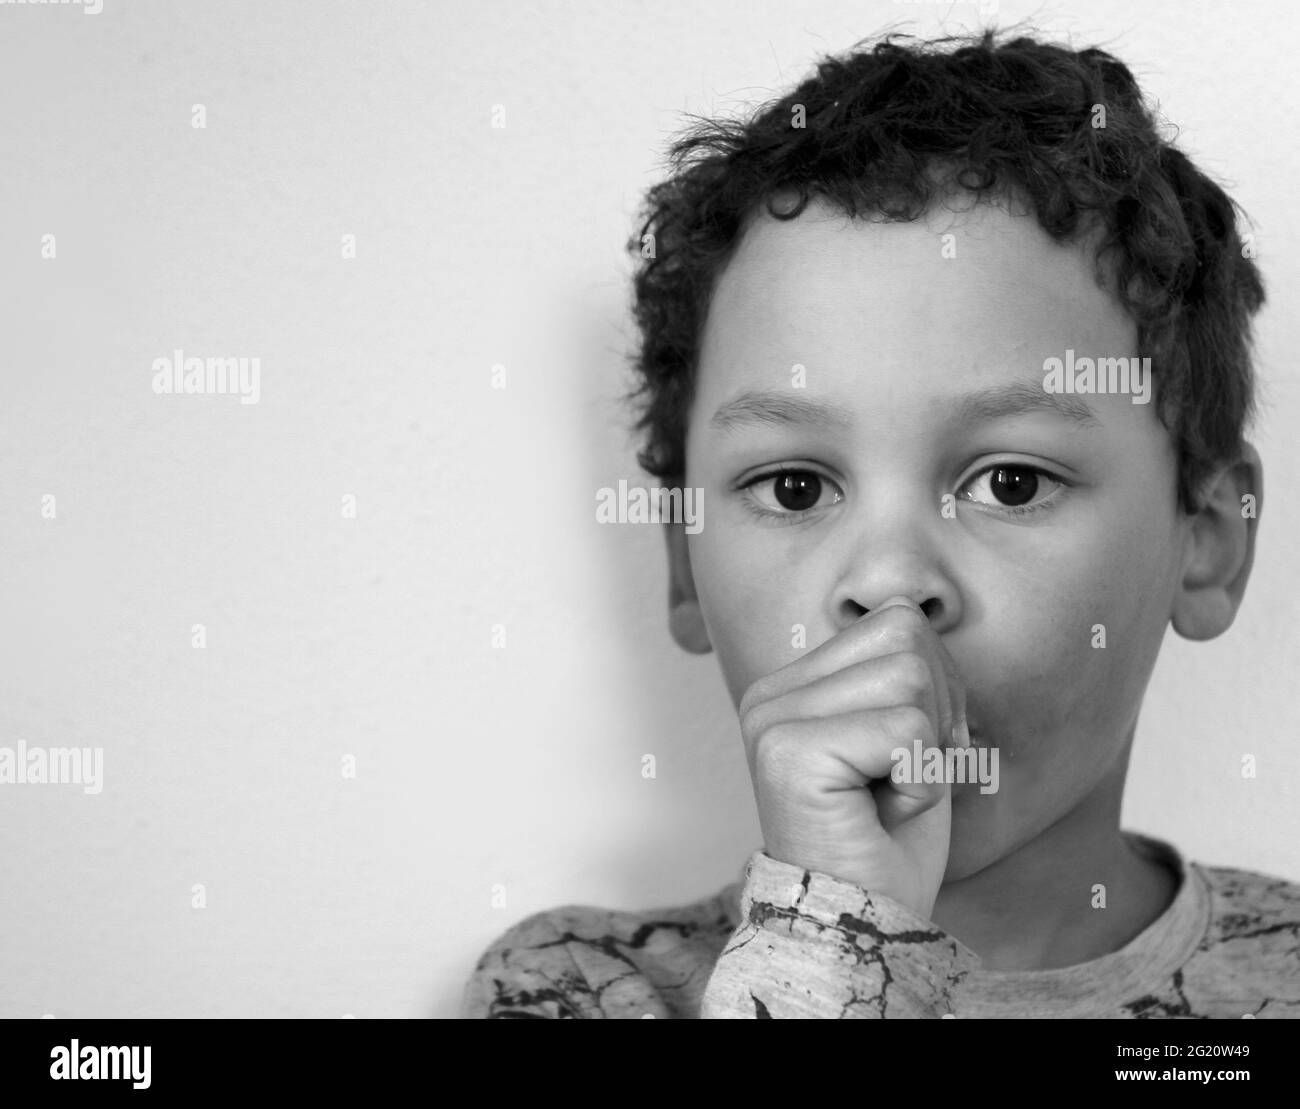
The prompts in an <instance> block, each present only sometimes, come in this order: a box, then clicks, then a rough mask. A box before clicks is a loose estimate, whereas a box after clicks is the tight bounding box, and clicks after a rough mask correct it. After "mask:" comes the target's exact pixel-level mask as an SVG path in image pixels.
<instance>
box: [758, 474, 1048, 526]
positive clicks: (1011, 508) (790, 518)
mask: <svg viewBox="0 0 1300 1109" xmlns="http://www.w3.org/2000/svg"><path fill="white" fill-rule="evenodd" d="M998 469H1007V470H1024V471H1026V472H1027V473H1031V474H1036V475H1038V476H1040V477H1045V478H1047V479H1048V481H1051V482H1053V483H1054V484H1056V485H1058V486H1060V488H1062V489H1068V488H1070V483H1069V482H1068V481H1065V480H1064V479H1062V478H1060V477H1058V476H1057V475H1056V474H1054V473H1052V472H1051V471H1050V470H1045V469H1043V468H1042V467H1041V466H1030V465H1026V464H1022V463H1011V462H993V463H990V464H989V465H988V466H985V467H984V468H983V469H982V470H977V471H976V472H975V473H973V474H971V476H970V477H969V478H967V479H966V481H964V482H963V483H962V485H961V486H960V488H963V489H964V488H965V487H966V486H967V485H969V484H970V483H971V482H972V481H974V480H975V479H976V478H981V477H983V476H984V475H985V474H987V473H990V472H992V471H993V470H998ZM788 474H813V475H815V476H816V477H818V478H820V479H821V480H822V481H824V482H828V483H829V484H831V485H833V486H835V488H836V489H837V490H838V489H839V486H838V484H836V483H835V482H834V481H832V480H831V479H830V478H828V477H826V476H825V475H824V474H821V473H819V472H818V471H817V470H813V469H809V468H807V467H801V468H795V467H789V466H787V467H785V468H783V469H780V470H769V471H768V472H767V473H763V474H757V475H756V476H754V477H752V478H750V479H749V480H748V481H746V482H743V483H742V484H741V485H740V486H739V489H740V491H741V492H743V493H745V494H746V496H745V497H743V498H742V503H743V504H744V506H745V508H746V509H748V510H749V511H750V512H751V513H753V515H755V516H757V517H758V518H760V519H763V520H769V521H772V522H774V523H776V524H779V525H789V524H798V523H801V522H803V521H804V520H806V519H807V518H808V517H809V516H811V515H812V514H813V513H814V512H819V511H821V509H820V508H807V509H804V510H803V511H802V512H789V511H787V512H774V511H773V510H772V509H770V508H765V507H764V506H763V505H761V504H759V503H758V502H757V501H756V500H755V499H754V496H753V494H752V493H750V492H749V491H750V490H751V489H752V488H754V486H756V485H761V484H762V483H763V482H765V481H773V480H775V479H776V478H779V477H785V476H786V475H788ZM1059 494H1060V489H1057V490H1055V491H1053V493H1052V494H1051V495H1050V497H1049V499H1048V500H1045V501H1039V502H1038V503H1037V504H1021V505H998V506H994V505H988V504H984V503H983V502H981V501H972V500H970V498H969V497H963V498H962V499H963V500H966V501H968V502H969V503H970V504H974V505H978V506H979V507H981V508H993V509H994V510H995V511H997V512H1000V513H1001V514H1002V515H1004V516H1017V517H1022V518H1023V517H1025V516H1030V515H1032V514H1034V513H1036V512H1050V511H1051V510H1052V509H1054V508H1055V507H1056V502H1057V500H1058V499H1059ZM843 496H844V494H843V491H842V490H841V491H840V497H841V499H843ZM835 503H838V502H835Z"/></svg>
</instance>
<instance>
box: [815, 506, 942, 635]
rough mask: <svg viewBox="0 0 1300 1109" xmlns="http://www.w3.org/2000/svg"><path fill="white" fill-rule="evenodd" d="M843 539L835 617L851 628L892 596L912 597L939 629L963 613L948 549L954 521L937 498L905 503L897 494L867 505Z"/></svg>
mask: <svg viewBox="0 0 1300 1109" xmlns="http://www.w3.org/2000/svg"><path fill="white" fill-rule="evenodd" d="M851 519H852V526H848V527H845V528H844V529H843V531H842V533H841V535H840V536H839V537H837V541H838V543H839V547H838V549H837V550H836V552H835V558H836V576H835V584H834V585H833V587H832V589H831V593H830V597H829V604H830V608H831V612H830V616H831V619H832V621H833V623H834V625H835V627H836V628H837V629H840V628H845V627H847V626H848V625H850V624H852V623H853V622H854V621H856V620H859V619H861V618H862V617H863V616H865V615H866V614H867V613H869V612H872V611H874V610H875V609H877V608H879V607H880V606H881V605H882V604H883V603H884V602H885V601H887V600H889V599H890V598H891V597H899V596H902V597H909V598H911V599H912V600H913V601H915V602H916V604H917V605H918V606H919V607H920V609H921V611H922V612H923V613H924V614H925V616H926V618H927V619H928V620H929V621H930V625H931V627H932V628H933V629H934V631H936V632H940V633H941V632H944V631H947V630H949V629H950V628H952V627H953V626H954V625H955V624H956V623H957V621H958V620H959V619H960V617H961V596H960V592H959V590H958V587H957V583H956V581H955V580H954V579H953V577H952V575H951V573H950V571H949V568H948V567H949V563H948V558H947V557H946V554H947V551H948V549H949V548H950V545H951V541H952V538H953V536H952V535H951V534H950V533H948V532H946V528H947V527H948V526H950V525H952V524H954V522H955V521H954V520H953V519H951V518H947V517H944V516H942V515H941V514H940V505H939V503H938V502H937V501H935V502H932V503H920V504H918V503H917V502H916V501H912V502H911V503H905V502H904V499H903V498H901V497H897V496H892V497H888V498H884V499H881V500H879V501H878V502H877V503H875V504H868V503H865V502H864V503H862V504H861V505H859V506H858V508H857V511H856V513H854V515H853V516H852V517H851Z"/></svg>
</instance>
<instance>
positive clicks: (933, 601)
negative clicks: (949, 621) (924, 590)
mask: <svg viewBox="0 0 1300 1109" xmlns="http://www.w3.org/2000/svg"><path fill="white" fill-rule="evenodd" d="M921 611H922V612H923V613H925V618H926V619H927V620H933V619H934V618H935V617H936V616H938V615H939V614H940V613H941V612H942V611H943V602H942V601H941V600H939V598H938V597H931V598H929V600H925V601H922V602H921Z"/></svg>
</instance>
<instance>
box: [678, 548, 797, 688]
mask: <svg viewBox="0 0 1300 1109" xmlns="http://www.w3.org/2000/svg"><path fill="white" fill-rule="evenodd" d="M719 539H720V536H719V535H717V534H715V536H714V537H713V538H712V539H711V540H710V538H709V537H708V529H707V528H706V529H705V530H704V531H703V532H701V533H700V534H699V536H698V537H693V538H692V540H691V548H690V551H691V567H692V572H693V574H694V578H695V591H696V595H697V596H698V597H699V601H700V610H701V612H702V613H703V616H704V623H705V626H706V627H707V628H708V632H709V642H710V643H711V644H712V645H713V652H714V655H715V656H716V657H717V660H718V665H719V667H720V668H721V670H722V674H723V677H724V679H725V680H726V683H727V688H728V690H729V691H730V693H731V697H732V700H733V702H735V703H737V704H739V702H740V699H741V697H742V696H744V693H745V690H747V689H748V688H749V687H750V686H751V685H752V684H753V683H754V682H755V681H757V680H758V679H759V678H761V677H764V676H765V675H767V674H770V673H772V672H773V671H774V670H779V669H780V668H781V667H782V666H785V665H787V664H789V663H791V662H793V661H794V660H795V659H797V658H800V657H801V656H803V655H804V654H806V653H807V650H808V648H811V647H815V646H817V644H818V643H819V642H820V639H818V638H817V636H818V628H817V627H816V626H815V624H814V621H815V620H816V619H817V612H818V611H819V610H818V608H817V606H816V605H815V603H814V602H813V596H812V594H813V590H812V588H811V586H810V585H809V584H808V583H809V582H810V580H811V578H812V574H811V573H810V572H809V570H808V568H807V567H806V566H805V567H802V568H801V567H798V566H794V567H787V566H782V565H777V566H773V565H772V564H771V561H770V560H768V561H766V562H760V561H758V560H756V559H752V560H751V559H746V558H745V557H744V555H743V552H738V551H736V550H735V548H734V546H729V545H728V546H724V544H723V543H721V542H720V541H719Z"/></svg>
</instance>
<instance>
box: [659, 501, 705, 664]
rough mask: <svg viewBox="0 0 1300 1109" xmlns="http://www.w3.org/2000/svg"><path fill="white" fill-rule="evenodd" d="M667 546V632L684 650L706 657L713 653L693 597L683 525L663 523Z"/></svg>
mask: <svg viewBox="0 0 1300 1109" xmlns="http://www.w3.org/2000/svg"><path fill="white" fill-rule="evenodd" d="M664 538H665V539H666V540H667V543H668V630H669V631H671V632H672V635H673V639H675V640H676V641H677V645H678V646H679V647H681V648H682V650H684V651H689V652H690V653H691V654H693V655H707V654H708V653H709V652H710V651H712V650H713V645H712V644H711V643H710V642H709V632H708V629H707V628H705V626H704V614H703V613H702V612H701V611H700V602H699V599H698V598H697V597H696V596H695V578H694V577H693V576H692V575H691V556H690V552H689V551H688V550H687V545H686V525H685V524H681V523H678V524H664Z"/></svg>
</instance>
